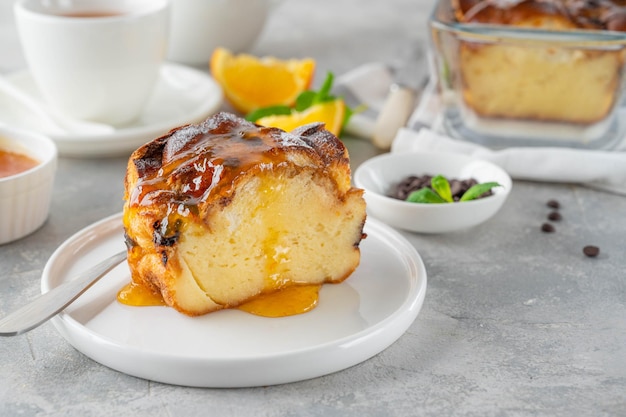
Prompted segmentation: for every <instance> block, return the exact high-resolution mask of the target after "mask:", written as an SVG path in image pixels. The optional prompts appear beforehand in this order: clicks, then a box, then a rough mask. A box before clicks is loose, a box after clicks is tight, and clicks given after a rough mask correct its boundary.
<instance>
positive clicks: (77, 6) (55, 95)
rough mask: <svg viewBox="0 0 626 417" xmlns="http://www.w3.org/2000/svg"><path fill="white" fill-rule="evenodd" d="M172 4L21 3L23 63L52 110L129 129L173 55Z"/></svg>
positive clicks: (111, 0) (148, 0)
mask: <svg viewBox="0 0 626 417" xmlns="http://www.w3.org/2000/svg"><path fill="white" fill-rule="evenodd" d="M169 12H170V2H169V0H17V2H16V3H15V6H14V13H15V18H16V24H17V28H18V33H19V37H20V41H21V43H22V47H23V50H24V56H25V58H26V61H27V63H28V67H29V69H30V71H31V73H32V76H33V78H34V80H35V82H36V84H37V86H38V87H39V89H40V90H41V93H42V95H43V97H44V99H45V100H46V102H47V103H48V104H49V105H51V106H54V107H55V108H56V109H57V110H59V111H61V112H62V113H65V114H67V115H68V116H71V117H75V118H77V119H83V120H92V121H97V122H102V123H108V124H112V125H117V126H119V125H123V124H126V123H128V122H131V121H132V120H134V119H136V118H137V117H138V115H139V114H140V112H141V110H142V109H143V107H144V105H145V103H146V102H147V100H148V98H149V97H150V94H151V93H152V91H153V89H154V87H155V85H156V81H157V78H158V75H159V68H160V66H161V64H162V62H163V61H164V59H165V56H166V53H167V38H168V33H169V18H170V16H169Z"/></svg>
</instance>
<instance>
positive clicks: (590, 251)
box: [583, 245, 600, 258]
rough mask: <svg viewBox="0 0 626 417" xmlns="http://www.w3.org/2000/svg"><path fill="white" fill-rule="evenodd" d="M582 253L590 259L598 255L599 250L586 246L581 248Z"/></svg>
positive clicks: (595, 247)
mask: <svg viewBox="0 0 626 417" xmlns="http://www.w3.org/2000/svg"><path fill="white" fill-rule="evenodd" d="M583 253H584V254H585V255H586V256H588V257H590V258H595V257H596V256H598V254H600V248H599V247H597V246H593V245H587V246H585V247H584V248H583Z"/></svg>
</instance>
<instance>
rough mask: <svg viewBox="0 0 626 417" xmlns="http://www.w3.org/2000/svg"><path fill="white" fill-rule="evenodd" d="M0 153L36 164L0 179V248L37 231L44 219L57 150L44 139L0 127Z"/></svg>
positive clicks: (48, 201)
mask: <svg viewBox="0 0 626 417" xmlns="http://www.w3.org/2000/svg"><path fill="white" fill-rule="evenodd" d="M0 149H1V150H4V151H10V152H16V153H21V154H24V155H27V156H29V157H31V158H33V159H35V160H36V161H38V162H39V163H38V164H37V165H36V166H35V167H33V168H31V169H29V170H26V171H23V172H20V173H18V174H15V175H10V176H8V177H1V178H0V213H2V215H1V216H0V245H2V244H4V243H8V242H12V241H14V240H17V239H20V238H22V237H24V236H26V235H28V234H30V233H32V232H34V231H35V230H37V229H38V228H39V227H41V225H43V223H44V222H45V221H46V219H47V218H48V213H49V211H50V200H51V197H52V187H53V185H54V175H55V172H56V166H57V148H56V146H55V144H54V142H52V140H51V139H49V138H48V137H46V136H43V135H40V134H37V133H33V132H27V131H25V130H20V129H15V128H11V127H8V126H0Z"/></svg>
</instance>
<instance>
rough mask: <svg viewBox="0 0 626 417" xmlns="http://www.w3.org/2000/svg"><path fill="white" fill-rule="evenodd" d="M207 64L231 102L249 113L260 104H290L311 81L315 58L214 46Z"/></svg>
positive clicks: (266, 105) (243, 111)
mask: <svg viewBox="0 0 626 417" xmlns="http://www.w3.org/2000/svg"><path fill="white" fill-rule="evenodd" d="M210 68H211V74H212V75H213V78H215V80H216V81H217V82H218V83H219V84H220V85H221V87H222V89H223V90H224V96H225V97H226V99H227V100H228V101H229V102H230V103H231V104H232V106H233V107H234V108H235V109H236V110H238V111H240V112H242V113H249V112H251V111H252V110H256V109H258V108H261V107H268V106H276V105H285V106H292V105H293V104H294V103H295V101H296V98H297V97H298V95H299V94H300V93H301V92H303V91H305V90H306V89H308V88H309V86H310V85H311V81H312V80H313V75H314V72H315V61H314V60H312V59H301V60H298V59H290V60H280V59H277V58H274V57H263V58H257V57H255V56H252V55H248V54H240V55H233V54H232V53H231V52H230V51H229V50H228V49H225V48H216V49H215V51H213V55H212V56H211V62H210Z"/></svg>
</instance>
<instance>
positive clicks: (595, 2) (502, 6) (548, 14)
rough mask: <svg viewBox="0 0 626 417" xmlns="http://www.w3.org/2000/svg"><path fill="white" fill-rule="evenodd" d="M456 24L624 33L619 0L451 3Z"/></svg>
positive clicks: (624, 10)
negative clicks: (457, 22)
mask: <svg viewBox="0 0 626 417" xmlns="http://www.w3.org/2000/svg"><path fill="white" fill-rule="evenodd" d="M451 1H452V5H453V8H454V14H455V17H456V19H457V20H458V21H459V22H467V23H483V24H498V25H513V26H521V27H535V28H543V29H556V30H564V29H577V28H578V29H592V30H613V31H626V8H625V7H624V2H623V1H621V0H451Z"/></svg>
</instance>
